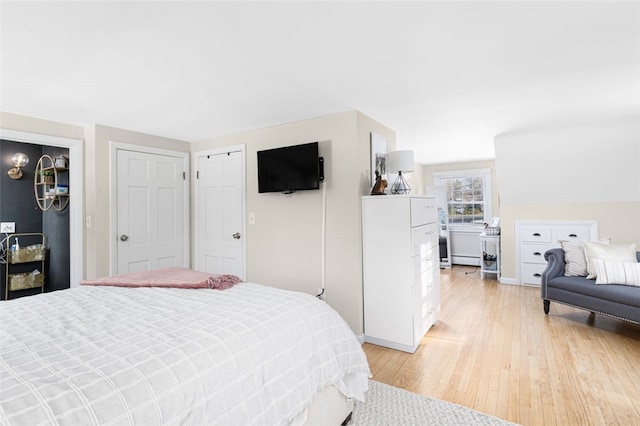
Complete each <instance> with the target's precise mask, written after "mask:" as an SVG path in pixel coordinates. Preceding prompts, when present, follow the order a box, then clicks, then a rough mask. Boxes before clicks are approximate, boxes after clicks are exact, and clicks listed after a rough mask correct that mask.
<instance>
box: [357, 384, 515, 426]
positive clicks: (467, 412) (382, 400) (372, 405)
mask: <svg viewBox="0 0 640 426" xmlns="http://www.w3.org/2000/svg"><path fill="white" fill-rule="evenodd" d="M513 424H514V423H509V422H505V421H504V420H500V419H499V418H497V417H493V416H489V415H487V414H483V413H480V412H479V411H475V410H472V409H470V408H466V407H462V406H460V405H456V404H452V403H450V402H445V401H440V400H437V399H433V398H429V397H426V396H423V395H418V394H415V393H411V392H408V391H406V390H404V389H399V388H396V387H393V386H389V385H385V384H384V383H380V382H376V381H373V380H370V381H369V391H368V392H367V393H366V395H365V402H359V401H356V402H355V404H354V407H353V416H352V417H351V421H350V422H349V423H348V425H349V426H373V425H397V426H400V425H444V426H446V425H460V426H462V425H465V426H467V425H492V426H493V425H513Z"/></svg>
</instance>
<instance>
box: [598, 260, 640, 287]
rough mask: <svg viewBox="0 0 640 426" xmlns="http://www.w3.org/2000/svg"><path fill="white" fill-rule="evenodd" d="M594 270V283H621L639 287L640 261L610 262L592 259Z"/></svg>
mask: <svg viewBox="0 0 640 426" xmlns="http://www.w3.org/2000/svg"><path fill="white" fill-rule="evenodd" d="M592 260H593V266H594V269H595V270H596V274H597V277H596V284H623V285H634V286H638V287H640V263H639V262H634V263H626V262H611V261H609V260H602V259H598V258H595V259H592Z"/></svg>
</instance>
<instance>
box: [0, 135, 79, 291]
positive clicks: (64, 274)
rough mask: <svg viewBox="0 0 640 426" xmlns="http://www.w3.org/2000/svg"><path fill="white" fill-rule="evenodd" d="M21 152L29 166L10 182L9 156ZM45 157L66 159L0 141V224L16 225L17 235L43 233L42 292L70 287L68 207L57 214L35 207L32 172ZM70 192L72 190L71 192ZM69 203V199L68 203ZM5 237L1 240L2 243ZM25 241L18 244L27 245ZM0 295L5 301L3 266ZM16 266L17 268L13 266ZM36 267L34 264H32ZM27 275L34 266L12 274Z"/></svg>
mask: <svg viewBox="0 0 640 426" xmlns="http://www.w3.org/2000/svg"><path fill="white" fill-rule="evenodd" d="M16 152H22V153H25V154H27V155H28V156H29V164H27V165H26V166H25V167H24V168H23V169H22V173H23V176H22V179H18V180H14V179H11V178H10V177H9V176H8V175H7V172H8V171H9V169H10V168H12V167H13V163H12V162H11V156H12V155H13V154H15V153H16ZM43 154H47V155H50V156H51V157H53V158H55V157H56V156H57V155H60V154H63V155H65V156H67V157H68V156H69V150H68V149H65V148H56V147H47V146H41V145H34V144H28V143H22V142H14V141H7V140H0V221H2V222H15V223H16V233H25V232H42V233H43V234H44V235H45V237H46V239H47V246H48V249H49V250H48V253H47V261H46V263H45V274H46V281H45V283H46V284H45V291H53V290H61V289H65V288H69V277H70V259H69V207H67V208H66V209H65V210H62V211H57V210H53V209H50V210H48V211H45V212H43V211H42V210H40V209H39V208H38V204H37V203H36V200H35V196H34V191H33V178H34V170H35V167H36V164H37V162H38V159H39V158H40V156H41V155H43ZM58 181H59V183H65V184H68V183H69V176H68V173H66V172H62V173H59V176H58ZM70 192H71V191H70ZM71 202H72V200H70V203H71ZM4 237H5V235H4V234H2V236H1V237H0V239H1V240H3V239H4ZM30 243H31V242H30V241H25V242H23V243H22V244H21V245H23V246H24V245H26V244H30ZM0 266H1V267H0V269H1V271H0V272H1V277H0V283H1V286H0V291H1V293H0V295H1V298H2V299H4V294H5V286H6V282H5V281H6V269H5V267H6V265H4V264H3V265H0ZM16 266H17V265H16ZM35 266H37V264H35ZM21 268H23V269H26V270H25V271H24V272H28V271H30V270H32V269H34V264H31V265H20V266H17V267H16V268H15V269H14V267H13V266H12V269H11V271H12V272H13V271H16V272H23V270H22V269H21ZM39 291H40V290H39V289H31V290H23V291H18V292H12V293H11V295H10V296H9V297H10V298H15V297H18V296H23V295H29V294H34V293H38V292H39Z"/></svg>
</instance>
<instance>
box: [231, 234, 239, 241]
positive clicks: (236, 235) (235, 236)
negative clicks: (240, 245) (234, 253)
mask: <svg viewBox="0 0 640 426" xmlns="http://www.w3.org/2000/svg"><path fill="white" fill-rule="evenodd" d="M232 237H233V238H235V239H236V240H239V239H240V233H239V232H236V233H235V234H233V235H232Z"/></svg>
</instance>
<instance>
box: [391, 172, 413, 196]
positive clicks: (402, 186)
mask: <svg viewBox="0 0 640 426" xmlns="http://www.w3.org/2000/svg"><path fill="white" fill-rule="evenodd" d="M410 192H411V187H410V186H409V184H408V183H407V181H406V180H405V179H404V176H402V172H398V177H397V178H396V180H395V181H394V182H393V185H392V186H391V193H392V194H408V193H410Z"/></svg>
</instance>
